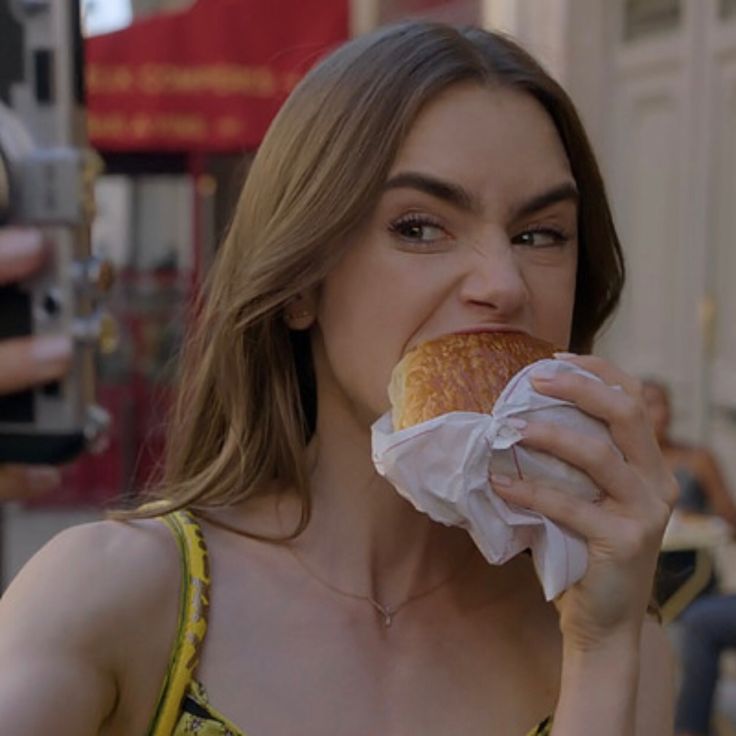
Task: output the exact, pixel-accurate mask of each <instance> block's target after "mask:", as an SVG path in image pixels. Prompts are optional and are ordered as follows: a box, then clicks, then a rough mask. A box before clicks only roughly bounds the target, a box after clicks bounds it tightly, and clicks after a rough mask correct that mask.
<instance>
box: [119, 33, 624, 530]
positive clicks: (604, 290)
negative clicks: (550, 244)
mask: <svg viewBox="0 0 736 736" xmlns="http://www.w3.org/2000/svg"><path fill="white" fill-rule="evenodd" d="M468 81H471V82H476V83H477V84H479V85H483V86H485V87H488V88H489V89H497V88H508V87H511V88H516V89H519V90H522V91H524V92H526V93H528V94H530V95H532V96H533V97H535V98H536V99H537V100H538V101H539V102H540V103H541V104H542V105H543V106H544V108H545V109H546V110H547V112H548V114H549V115H550V117H551V118H552V120H553V121H554V123H555V125H556V127H557V130H558V132H559V135H560V138H561V140H562V142H563V144H564V146H565V149H566V151H567V155H568V157H569V160H570V165H571V168H572V172H573V175H574V177H575V179H576V181H577V184H578V188H579V190H580V203H579V245H580V254H579V263H578V273H577V287H576V301H575V308H574V317H573V326H572V339H571V345H570V347H571V349H573V350H575V351H580V352H582V351H587V350H589V349H590V347H591V345H592V342H593V338H594V336H595V333H596V332H597V331H598V329H599V328H600V327H601V325H602V324H603V322H604V321H605V320H606V318H607V317H608V316H609V315H610V313H611V312H612V310H613V309H614V307H615V305H616V303H617V301H618V298H619V294H620V291H621V288H622V285H623V260H622V256H621V250H620V247H619V242H618V238H617V236H616V233H615V230H614V227H613V224H612V219H611V214H610V210H609V207H608V204H607V201H606V196H605V192H604V188H603V183H602V181H601V177H600V174H599V171H598V167H597V164H596V162H595V158H594V156H593V153H592V151H591V148H590V145H589V143H588V140H587V137H586V135H585V132H584V130H583V128H582V125H581V123H580V120H579V118H578V116H577V113H576V112H575V109H574V107H573V105H572V103H571V102H570V100H569V98H568V97H567V95H566V94H565V92H564V91H563V90H562V89H561V87H560V86H559V85H558V84H557V83H556V82H555V81H554V80H553V79H552V78H551V77H550V76H549V75H548V74H547V73H546V72H545V71H544V70H543V69H542V68H541V67H540V66H539V65H538V64H537V63H536V62H535V61H534V60H533V59H532V58H531V57H530V56H529V55H528V54H527V53H526V52H525V51H523V50H522V49H521V48H519V46H517V45H516V44H515V43H514V42H513V41H511V40H509V39H508V38H506V37H504V36H501V35H498V34H495V33H491V32H488V31H483V30H480V29H476V28H455V27H452V26H448V25H443V24H438V23H430V22H408V23H403V24H400V25H396V26H392V27H388V28H384V29H381V30H378V31H377V32H375V33H372V34H370V35H367V36H364V37H361V38H358V39H356V40H353V41H351V42H349V43H347V44H345V45H344V46H343V47H341V48H340V49H339V50H337V51H336V52H335V53H333V54H332V55H330V56H329V57H327V58H326V59H325V60H324V61H322V62H321V63H320V64H318V65H317V66H316V67H315V68H313V69H312V70H311V72H310V73H309V74H307V76H306V77H305V78H304V79H303V80H302V82H301V83H300V84H299V85H298V86H297V88H296V89H295V90H294V92H293V93H292V94H291V96H290V97H289V99H288V100H287V101H286V103H285V104H284V106H283V108H282V109H281V111H280V112H279V114H278V115H277V117H276V119H275V120H274V122H273V124H272V125H271V128H270V129H269V131H268V134H267V135H266V137H265V139H264V141H263V143H262V145H261V147H260V149H259V151H258V154H257V156H256V157H255V160H254V162H253V165H252V167H251V170H250V172H249V175H248V178H247V180H246V183H245V185H244V187H243V190H242V192H241V195H240V198H239V201H238V205H237V208H236V211H235V214H234V217H233V220H232V224H231V226H230V228H229V231H228V233H227V236H226V238H225V240H224V242H223V244H222V246H221V248H220V251H219V254H218V258H217V262H216V264H215V266H214V269H213V272H212V274H211V279H210V281H209V284H208V289H207V297H206V299H205V303H204V306H203V309H202V310H201V314H200V316H199V319H198V322H197V325H196V327H195V329H194V331H193V334H192V335H191V336H190V338H189V340H188V342H187V345H186V348H185V352H184V356H183V360H182V368H183V370H182V373H181V377H180V386H179V396H178V401H177V404H176V407H175V411H174V413H173V417H172V419H171V423H170V426H169V429H168V447H167V451H166V459H165V468H164V475H163V481H162V483H161V485H160V487H159V488H158V490H157V495H158V496H159V497H164V498H165V499H167V500H168V505H169V507H170V508H180V507H184V506H189V507H192V508H196V509H200V510H203V509H206V508H208V507H209V508H212V507H216V506H228V505H231V504H234V503H237V502H240V501H243V500H245V499H247V498H249V497H251V496H253V495H254V494H257V493H259V492H263V490H264V489H265V488H268V487H273V486H274V484H275V483H276V484H281V485H283V486H288V487H291V488H296V489H297V490H298V492H299V493H300V494H301V497H302V499H303V504H302V509H303V513H302V518H301V522H300V525H299V527H298V528H297V529H296V530H295V531H294V535H296V534H298V533H299V532H300V531H301V530H302V529H303V528H304V527H305V526H306V524H307V523H308V520H309V514H310V496H309V490H308V477H307V473H306V470H305V461H304V454H305V453H304V449H305V445H306V443H307V442H308V440H309V438H310V435H311V433H312V431H313V427H314V419H315V413H316V410H317V398H318V397H317V396H316V392H315V388H314V380H313V373H312V361H311V354H310V349H309V337H308V335H306V336H305V335H300V334H299V333H292V332H290V331H289V330H288V328H287V326H286V324H285V323H284V320H283V308H284V305H285V304H287V303H288V302H289V300H290V299H292V298H294V297H295V296H296V295H297V294H299V292H301V291H304V290H305V289H308V288H310V287H312V286H316V285H318V284H319V283H320V282H321V280H322V279H323V278H324V277H325V275H326V274H327V273H328V272H329V271H330V269H331V268H332V267H333V265H334V264H335V263H336V262H337V261H338V259H339V258H340V256H341V253H342V249H343V248H344V247H345V246H344V244H345V243H346V242H347V241H348V237H347V236H348V235H349V234H350V233H351V232H353V231H354V229H355V228H356V227H357V226H358V224H359V223H360V222H361V221H363V220H364V218H365V217H366V216H367V215H368V214H369V213H370V212H371V210H372V208H373V207H374V206H375V203H376V201H377V198H378V195H379V192H380V189H381V187H382V185H383V183H384V182H385V180H386V177H387V175H388V172H389V169H390V166H391V164H392V162H393V160H394V158H395V156H396V154H397V151H398V149H399V147H400V146H401V144H402V142H403V140H404V139H405V137H406V135H407V133H408V131H409V129H410V128H411V126H412V124H413V122H414V120H415V119H416V117H417V115H418V113H419V111H420V110H421V109H422V107H423V106H424V105H426V104H427V102H428V101H430V100H431V99H433V98H434V97H436V96H437V95H438V94H439V93H440V92H442V91H443V90H445V89H447V88H448V87H449V86H450V85H454V84H457V83H460V82H468ZM157 512H158V510H157V509H151V508H149V509H148V510H145V509H144V510H141V509H139V510H137V511H135V512H132V513H130V512H129V513H128V514H127V515H128V516H130V515H135V516H147V515H153V514H154V513H157ZM123 515H125V514H123Z"/></svg>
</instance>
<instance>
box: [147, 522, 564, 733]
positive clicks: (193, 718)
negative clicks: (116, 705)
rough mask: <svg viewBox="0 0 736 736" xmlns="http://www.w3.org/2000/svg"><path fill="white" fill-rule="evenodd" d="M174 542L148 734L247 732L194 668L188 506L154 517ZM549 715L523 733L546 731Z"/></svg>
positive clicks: (195, 551)
mask: <svg viewBox="0 0 736 736" xmlns="http://www.w3.org/2000/svg"><path fill="white" fill-rule="evenodd" d="M159 518H160V520H161V521H162V522H163V523H165V524H166V525H167V526H168V527H169V529H170V530H171V531H172V533H173V535H174V537H175V539H176V541H177V544H178V546H179V552H180V558H181V572H182V580H183V582H184V584H183V585H182V592H181V601H180V604H179V628H178V633H177V637H176V642H175V644H174V649H173V652H172V656H171V660H170V662H169V667H168V671H167V673H166V677H165V679H164V682H163V685H162V687H161V693H160V695H159V699H158V704H157V706H156V712H155V715H154V717H153V720H152V722H151V725H150V727H149V729H148V736H186V735H187V734H197V736H246V734H245V732H244V731H242V730H241V729H239V728H238V727H237V726H236V725H235V724H234V723H232V721H230V720H229V719H228V718H227V717H226V716H224V715H222V713H219V712H218V711H217V710H216V709H215V708H213V707H212V706H211V705H210V703H209V700H208V697H207V692H206V691H205V689H204V687H203V685H202V684H201V683H200V682H199V681H198V680H197V679H196V677H195V672H196V668H197V663H198V662H199V653H200V650H201V648H202V642H203V641H204V637H205V634H206V633H207V610H208V607H209V586H210V573H209V567H208V561H207V546H206V545H205V541H204V536H203V534H202V530H201V529H200V527H199V525H198V524H197V522H196V520H195V518H194V517H193V516H192V514H190V513H189V512H188V511H175V512H173V513H170V514H166V515H165V516H161V517H159ZM551 729H552V722H551V719H550V718H548V719H546V720H545V721H543V722H542V723H540V724H539V726H537V727H536V728H534V729H532V731H530V732H529V734H528V736H549V734H550V733H551Z"/></svg>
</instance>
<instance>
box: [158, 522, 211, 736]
mask: <svg viewBox="0 0 736 736" xmlns="http://www.w3.org/2000/svg"><path fill="white" fill-rule="evenodd" d="M157 518H158V520H159V521H161V522H162V523H164V524H166V526H168V527H169V529H170V530H171V532H172V534H173V535H174V538H175V539H176V542H177V545H178V547H179V555H180V561H181V581H182V583H181V595H180V602H179V625H178V629H177V634H176V640H175V642H174V647H173V651H172V654H171V659H170V660H169V667H168V670H167V672H166V677H165V679H164V683H163V686H162V688H161V693H160V695H159V698H158V703H157V705H156V712H155V715H154V717H153V720H152V722H151V726H150V727H149V729H148V736H170V735H171V734H172V733H173V731H174V728H175V727H176V723H177V721H178V719H179V716H180V711H181V703H182V700H183V698H184V694H185V693H186V691H187V688H188V687H189V684H190V682H191V681H192V678H193V676H194V672H195V670H196V668H197V664H198V663H199V654H200V650H201V648H202V642H203V641H204V637H205V634H206V633H207V610H208V608H209V588H210V571H209V565H208V560H207V546H206V544H205V541H204V535H203V534H202V530H201V529H200V527H199V524H197V521H196V520H195V518H194V516H193V515H192V514H191V513H189V512H188V511H172V512H171V513H168V514H166V515H165V516H160V517H157Z"/></svg>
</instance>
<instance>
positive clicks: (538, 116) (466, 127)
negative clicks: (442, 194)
mask: <svg viewBox="0 0 736 736" xmlns="http://www.w3.org/2000/svg"><path fill="white" fill-rule="evenodd" d="M405 171H418V172H422V173H426V174H431V175H434V176H436V177H438V178H440V179H446V180H449V181H456V182H459V183H462V184H463V186H465V187H470V188H472V189H475V190H479V191H482V190H485V189H487V188H489V187H491V188H501V189H503V190H506V191H509V193H513V192H514V191H518V193H519V195H522V194H526V193H528V192H529V191H530V190H534V191H539V190H540V189H544V188H545V187H549V186H557V185H559V184H560V183H561V182H562V181H564V180H566V179H567V180H570V181H571V180H572V174H571V172H570V164H569V161H568V158H567V155H566V153H565V149H564V147H563V145H562V141H561V140H560V137H559V135H558V133H557V129H556V128H555V126H554V123H553V121H552V119H551V118H550V116H549V114H548V113H547V111H546V110H545V109H544V108H543V107H542V105H541V104H540V103H539V102H538V101H537V100H536V99H534V98H533V97H532V96H531V95H529V94H526V93H523V92H519V91H517V90H514V89H510V88H505V87H496V88H489V87H483V86H481V85H479V84H475V83H464V84H459V85H455V86H453V87H451V88H450V89H448V90H445V91H444V92H442V93H441V94H439V95H438V96H437V97H435V98H434V99H433V100H431V101H430V102H429V103H427V104H426V105H425V107H424V108H423V109H422V111H421V112H420V114H419V115H418V116H417V119H416V121H415V122H414V124H413V126H412V127H411V129H410V131H409V133H408V135H407V137H406V139H405V140H404V142H403V144H402V145H401V147H400V148H399V151H398V154H397V156H396V159H395V160H394V162H393V165H392V167H391V171H390V174H389V179H390V178H392V177H393V176H396V175H397V174H399V173H403V172H405Z"/></svg>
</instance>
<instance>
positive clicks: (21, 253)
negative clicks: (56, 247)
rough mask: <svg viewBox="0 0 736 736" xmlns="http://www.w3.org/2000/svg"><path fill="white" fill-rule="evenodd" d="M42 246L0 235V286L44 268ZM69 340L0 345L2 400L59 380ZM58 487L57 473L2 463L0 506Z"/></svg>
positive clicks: (24, 236) (20, 234) (19, 234)
mask: <svg viewBox="0 0 736 736" xmlns="http://www.w3.org/2000/svg"><path fill="white" fill-rule="evenodd" d="M44 255H45V253H44V246H43V242H42V239H41V236H40V234H39V233H38V232H36V231H34V230H19V229H13V230H11V229H7V230H0V286H2V285H4V284H10V283H13V282H15V281H20V280H22V279H24V278H27V277H29V276H32V275H33V273H34V272H35V271H37V270H38V269H39V268H41V266H42V265H43V261H44ZM71 354H72V345H71V340H70V339H69V338H66V337H33V338H13V339H7V340H0V395H3V394H9V393H13V392H15V391H21V390H23V389H27V388H30V387H31V386H38V385H42V384H44V383H47V382H49V381H53V380H54V379H56V378H59V377H60V376H62V375H63V374H64V373H65V372H66V371H67V370H68V369H69V365H70V362H71ZM60 482H61V473H60V471H59V470H58V469H57V468H53V467H48V466H39V465H2V464H0V502H3V501H23V500H26V499H29V498H34V497H36V496H38V495H40V494H43V493H47V492H48V491H51V490H52V489H54V488H56V487H57V486H58V485H59V483H60Z"/></svg>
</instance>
